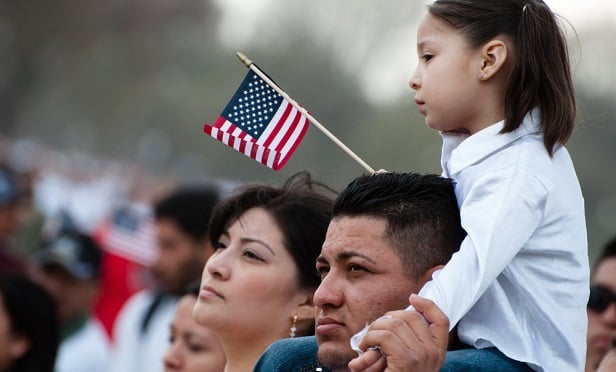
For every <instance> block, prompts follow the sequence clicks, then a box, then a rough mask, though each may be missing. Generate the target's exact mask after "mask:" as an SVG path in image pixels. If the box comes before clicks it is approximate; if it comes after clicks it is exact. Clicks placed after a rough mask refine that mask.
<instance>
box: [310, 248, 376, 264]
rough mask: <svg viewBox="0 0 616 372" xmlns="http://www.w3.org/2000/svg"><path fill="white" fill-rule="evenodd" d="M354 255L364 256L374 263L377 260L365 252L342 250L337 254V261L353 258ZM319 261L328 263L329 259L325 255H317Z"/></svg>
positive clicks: (363, 257)
mask: <svg viewBox="0 0 616 372" xmlns="http://www.w3.org/2000/svg"><path fill="white" fill-rule="evenodd" d="M353 257H360V258H362V259H364V260H366V261H369V262H371V263H373V264H376V262H375V261H374V260H373V259H372V258H370V257H368V256H366V255H364V254H361V253H357V252H355V251H342V252H340V253H339V254H338V255H337V256H336V261H348V260H349V259H351V258H353ZM317 263H322V264H327V263H328V261H327V260H326V259H325V257H323V256H319V257H317Z"/></svg>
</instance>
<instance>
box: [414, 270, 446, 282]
mask: <svg viewBox="0 0 616 372" xmlns="http://www.w3.org/2000/svg"><path fill="white" fill-rule="evenodd" d="M443 267H445V265H436V266H433V267H431V268H429V269H428V270H426V272H425V273H423V275H422V276H421V277H420V278H419V283H420V284H421V285H422V286H423V285H424V284H425V283H427V282H429V281H430V280H432V274H434V272H435V271H436V270H440V269H442V268H443Z"/></svg>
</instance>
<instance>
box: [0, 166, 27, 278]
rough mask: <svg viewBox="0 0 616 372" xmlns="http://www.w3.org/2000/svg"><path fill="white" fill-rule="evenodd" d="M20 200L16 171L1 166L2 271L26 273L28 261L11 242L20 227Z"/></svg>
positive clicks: (0, 250)
mask: <svg viewBox="0 0 616 372" xmlns="http://www.w3.org/2000/svg"><path fill="white" fill-rule="evenodd" d="M18 201H19V192H18V187H17V181H16V179H15V175H14V172H13V171H11V170H10V169H9V168H6V167H4V166H0V271H16V272H20V273H25V272H26V271H27V262H26V260H25V259H24V258H23V257H21V256H20V255H19V254H18V253H17V252H16V250H15V249H14V247H13V245H12V244H11V238H12V237H13V234H14V233H15V231H17V228H18V218H17V216H18Z"/></svg>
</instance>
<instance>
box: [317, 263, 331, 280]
mask: <svg viewBox="0 0 616 372" xmlns="http://www.w3.org/2000/svg"><path fill="white" fill-rule="evenodd" d="M328 272H329V267H327V266H319V267H317V276H320V277H321V278H322V277H324V276H325V275H326V274H327V273H328Z"/></svg>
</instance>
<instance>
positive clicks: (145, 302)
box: [109, 187, 219, 372]
mask: <svg viewBox="0 0 616 372" xmlns="http://www.w3.org/2000/svg"><path fill="white" fill-rule="evenodd" d="M218 198H219V196H218V191H217V190H215V189H213V188H210V187H189V188H181V189H178V190H176V191H175V192H173V193H171V194H170V195H168V196H167V197H165V198H163V199H162V200H160V201H159V202H158V203H157V204H156V205H155V206H154V220H155V221H154V230H155V236H156V242H157V246H158V255H157V258H156V260H155V261H154V263H153V264H152V266H151V268H150V269H151V270H150V271H151V273H152V276H153V279H154V280H155V285H154V287H153V288H152V289H147V290H144V291H140V292H138V293H137V294H135V295H133V296H132V297H131V298H130V299H129V300H128V301H127V303H126V304H125V305H124V306H123V308H122V310H121V311H120V314H119V315H118V318H117V320H116V323H115V325H114V347H113V355H112V362H111V367H110V369H109V371H110V372H124V371H126V372H162V371H163V356H164V354H165V351H166V350H167V347H168V345H169V324H170V323H171V320H172V319H173V315H174V313H175V307H176V304H177V301H178V299H179V296H180V295H181V294H183V293H184V292H185V289H186V288H187V287H188V286H189V285H190V284H191V283H192V282H195V281H198V280H199V279H200V278H201V272H202V270H203V265H204V264H205V261H206V260H207V258H208V257H209V256H210V255H211V254H212V253H213V249H212V248H211V246H210V245H209V243H208V239H207V226H208V222H209V219H210V213H211V211H212V209H213V207H214V205H215V204H216V203H217V201H218Z"/></svg>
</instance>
